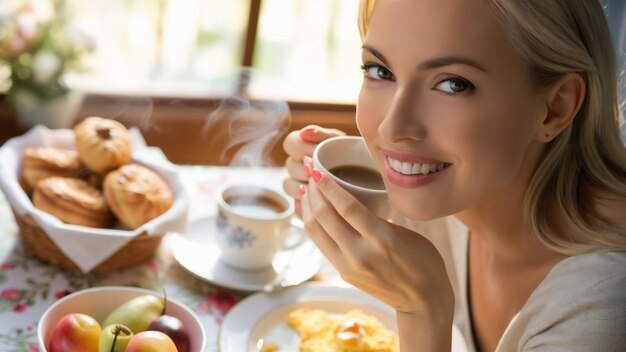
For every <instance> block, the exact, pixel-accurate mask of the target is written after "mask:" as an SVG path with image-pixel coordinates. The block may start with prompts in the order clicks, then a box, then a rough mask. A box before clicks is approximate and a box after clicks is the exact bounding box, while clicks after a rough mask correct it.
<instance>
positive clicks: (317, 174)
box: [311, 169, 324, 183]
mask: <svg viewBox="0 0 626 352" xmlns="http://www.w3.org/2000/svg"><path fill="white" fill-rule="evenodd" d="M311 175H312V176H313V179H314V180H315V182H316V183H317V182H320V180H321V179H323V178H324V173H323V172H321V171H320V170H318V169H313V170H312V171H311Z"/></svg>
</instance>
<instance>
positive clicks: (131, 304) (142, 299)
mask: <svg viewBox="0 0 626 352" xmlns="http://www.w3.org/2000/svg"><path fill="white" fill-rule="evenodd" d="M163 313H165V299H164V298H163V299H162V298H158V297H156V296H154V295H143V296H138V297H135V298H133V299H131V300H129V301H127V302H126V303H124V304H122V305H121V306H119V307H117V308H116V309H115V310H114V311H113V312H111V314H109V316H108V317H107V318H106V319H105V320H104V322H103V323H102V326H109V325H113V324H121V325H124V326H126V327H127V328H129V329H130V331H132V332H133V333H134V334H137V333H139V332H141V331H145V330H148V326H149V325H150V323H152V321H153V320H154V319H156V318H158V317H159V316H161V315H162V314H163Z"/></svg>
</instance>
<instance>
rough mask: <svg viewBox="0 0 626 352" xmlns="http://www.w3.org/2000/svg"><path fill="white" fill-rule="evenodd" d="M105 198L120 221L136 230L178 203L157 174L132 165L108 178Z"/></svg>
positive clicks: (123, 167)
mask: <svg viewBox="0 0 626 352" xmlns="http://www.w3.org/2000/svg"><path fill="white" fill-rule="evenodd" d="M103 189H104V197H105V198H106V201H107V203H108V204H109V207H110V208H111V211H112V212H113V214H115V216H116V217H117V219H118V220H119V221H120V222H121V223H122V225H124V226H126V227H127V228H129V229H136V228H138V227H139V226H141V225H143V224H145V223H146V222H148V221H150V220H152V219H154V218H156V217H157V216H159V215H161V214H163V213H165V212H166V211H167V210H168V209H169V208H170V207H171V206H172V204H173V203H174V196H173V194H172V191H171V189H170V187H169V186H168V184H167V183H166V182H165V181H164V180H163V178H161V176H159V175H158V174H157V173H155V172H154V171H152V170H150V169H148V168H146V167H144V166H141V165H137V164H129V165H125V166H122V167H121V168H119V169H117V170H115V171H111V172H110V173H109V174H108V175H107V176H106V177H105V179H104V185H103Z"/></svg>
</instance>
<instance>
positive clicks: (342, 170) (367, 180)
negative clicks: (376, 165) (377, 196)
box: [328, 165, 385, 190]
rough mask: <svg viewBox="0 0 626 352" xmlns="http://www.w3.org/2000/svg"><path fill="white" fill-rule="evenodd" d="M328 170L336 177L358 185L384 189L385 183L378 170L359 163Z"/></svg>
mask: <svg viewBox="0 0 626 352" xmlns="http://www.w3.org/2000/svg"><path fill="white" fill-rule="evenodd" d="M328 171H330V173H332V174H333V175H335V176H337V177H338V178H340V179H342V180H344V181H346V182H348V183H350V184H353V185H355V186H358V187H362V188H367V189H375V190H384V189H385V183H384V182H383V178H382V176H380V174H379V173H378V171H376V170H373V169H370V168H368V167H365V166H361V165H341V166H336V167H333V168H330V169H329V170H328Z"/></svg>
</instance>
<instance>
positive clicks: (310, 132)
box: [300, 127, 315, 141]
mask: <svg viewBox="0 0 626 352" xmlns="http://www.w3.org/2000/svg"><path fill="white" fill-rule="evenodd" d="M314 132H315V128H314V127H307V128H305V129H303V130H302V131H300V138H302V139H303V140H305V141H306V140H308V139H310V137H311V135H313V133H314Z"/></svg>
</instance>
